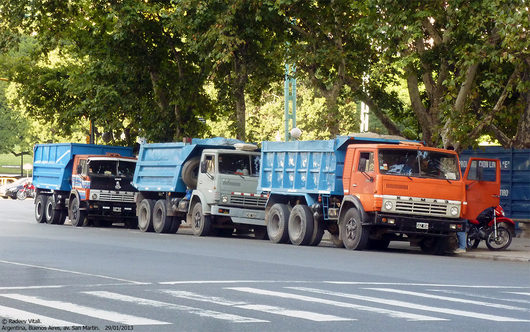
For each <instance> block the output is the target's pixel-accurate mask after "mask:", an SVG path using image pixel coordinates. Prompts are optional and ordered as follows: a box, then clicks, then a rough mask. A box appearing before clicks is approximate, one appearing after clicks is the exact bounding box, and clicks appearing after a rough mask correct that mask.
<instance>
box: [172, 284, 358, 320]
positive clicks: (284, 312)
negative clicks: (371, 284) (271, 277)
mask: <svg viewBox="0 0 530 332" xmlns="http://www.w3.org/2000/svg"><path fill="white" fill-rule="evenodd" d="M162 292H164V293H167V294H169V295H171V296H174V297H178V298H182V299H188V300H194V301H200V302H207V303H214V304H218V305H222V306H228V307H233V308H239V309H247V310H255V311H261V312H266V313H269V314H275V315H281V316H288V317H294V318H301V319H307V320H311V321H314V322H336V321H352V320H356V319H351V318H343V317H338V316H333V315H325V314H319V313H316V312H311V311H305V310H289V309H285V308H282V307H277V306H268V305H260V304H249V303H246V302H234V301H230V300H226V299H224V298H221V297H216V296H203V295H200V294H196V293H192V292H186V291H174V290H163V291H162Z"/></svg>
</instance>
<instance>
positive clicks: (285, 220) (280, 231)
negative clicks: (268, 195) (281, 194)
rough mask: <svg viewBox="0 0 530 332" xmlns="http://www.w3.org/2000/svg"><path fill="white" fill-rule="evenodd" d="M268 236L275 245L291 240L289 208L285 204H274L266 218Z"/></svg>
mask: <svg viewBox="0 0 530 332" xmlns="http://www.w3.org/2000/svg"><path fill="white" fill-rule="evenodd" d="M265 222H266V223H267V235H268V236H269V240H271V241H272V242H274V243H286V242H287V241H288V240H289V232H288V231H287V229H288V227H289V226H288V225H289V208H288V207H287V205H285V204H281V203H276V204H274V205H273V206H272V207H271V208H270V210H269V212H268V213H267V214H266V216H265Z"/></svg>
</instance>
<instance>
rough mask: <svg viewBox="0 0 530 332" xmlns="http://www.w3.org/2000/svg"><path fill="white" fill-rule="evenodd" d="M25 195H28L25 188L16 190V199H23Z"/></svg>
mask: <svg viewBox="0 0 530 332" xmlns="http://www.w3.org/2000/svg"><path fill="white" fill-rule="evenodd" d="M26 197H28V194H27V193H26V191H25V190H19V191H18V192H17V199H19V200H21V201H23V200H25V199H26Z"/></svg>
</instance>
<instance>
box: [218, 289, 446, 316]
mask: <svg viewBox="0 0 530 332" xmlns="http://www.w3.org/2000/svg"><path fill="white" fill-rule="evenodd" d="M225 289H230V290H235V291H238V292H246V293H252V294H260V295H268V296H275V297H280V298H284V299H293V300H298V301H305V302H313V303H321V304H327V305H331V306H335V307H341V308H349V309H355V310H362V311H368V312H374V313H378V314H383V315H387V316H389V317H392V318H403V319H407V320H409V321H441V320H447V319H443V318H437V317H431V316H425V315H418V314H412V313H408V312H403V311H395V310H387V309H383V308H375V307H369V306H364V305H358V304H353V303H347V302H340V301H332V300H326V299H321V298H318V297H312V296H305V295H297V294H291V293H283V292H276V291H269V290H263V289H257V288H249V287H227V288H225Z"/></svg>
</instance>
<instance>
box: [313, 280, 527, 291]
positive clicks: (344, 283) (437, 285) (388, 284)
mask: <svg viewBox="0 0 530 332" xmlns="http://www.w3.org/2000/svg"><path fill="white" fill-rule="evenodd" d="M323 283H325V284H334V285H383V286H422V287H455V288H492V289H511V288H515V289H528V288H530V286H529V287H526V286H523V287H521V286H499V285H482V286H481V285H462V284H458V285H450V284H421V283H407V282H370V281H323Z"/></svg>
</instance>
